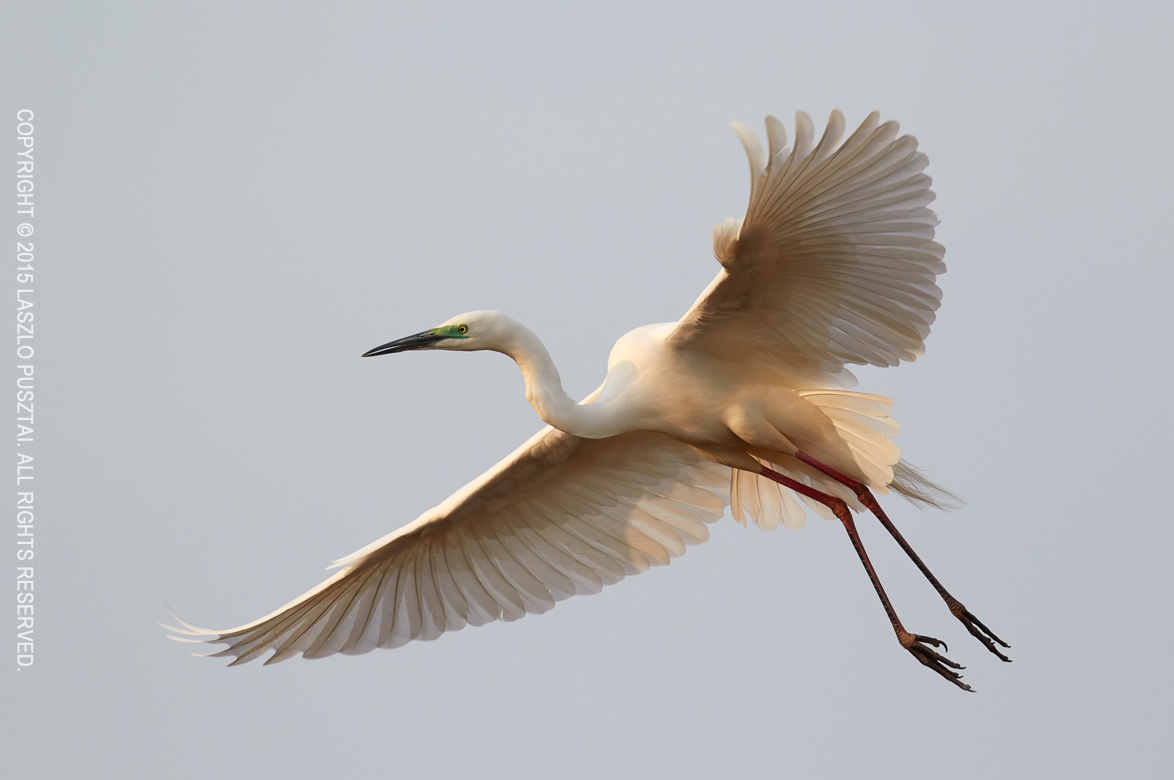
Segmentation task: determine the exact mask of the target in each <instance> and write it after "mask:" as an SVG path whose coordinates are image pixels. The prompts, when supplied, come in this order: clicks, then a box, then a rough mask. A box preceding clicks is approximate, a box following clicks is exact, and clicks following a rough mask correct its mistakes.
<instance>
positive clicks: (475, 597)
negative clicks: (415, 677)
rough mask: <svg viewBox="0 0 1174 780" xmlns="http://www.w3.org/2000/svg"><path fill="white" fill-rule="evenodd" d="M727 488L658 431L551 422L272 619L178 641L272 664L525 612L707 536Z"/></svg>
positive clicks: (722, 470)
mask: <svg viewBox="0 0 1174 780" xmlns="http://www.w3.org/2000/svg"><path fill="white" fill-rule="evenodd" d="M729 482H730V477H729V469H727V468H726V467H724V466H718V465H716V464H713V463H710V462H708V461H705V460H704V459H702V458H701V457H700V456H699V455H698V454H697V452H696V451H695V450H694V449H693V448H692V447H689V446H688V445H686V444H682V443H680V442H677V441H674V440H672V439H669V438H667V437H664V436H661V435H659V434H654V433H644V432H638V433H629V434H624V435H622V436H615V437H612V438H608V439H580V438H578V437H575V436H571V435H569V434H566V433H563V432H562V431H558V430H555V429H553V428H549V427H548V428H546V429H544V430H542V431H540V432H539V433H538V434H536V435H535V436H534V437H533V438H531V439H530V441H528V442H526V443H525V444H524V445H522V446H521V447H520V448H518V450H517V451H515V452H514V453H513V454H512V455H510V456H509V457H508V458H506V459H505V460H503V461H501V462H500V463H498V464H497V465H496V466H494V467H493V468H492V469H490V470H489V471H488V472H486V473H485V474H483V475H481V476H480V477H478V478H477V479H475V480H474V481H473V482H471V483H469V484H468V485H466V486H465V487H464V488H462V489H461V490H459V491H458V492H457V493H455V494H454V495H453V496H451V497H450V498H449V499H448V500H447V501H445V502H444V503H443V504H441V505H440V506H438V507H436V508H435V509H432V510H430V511H428V512H426V513H424V515H422V516H421V517H420V518H419V519H418V520H416V521H415V522H413V523H411V524H409V525H406V526H404V527H403V528H401V529H400V530H398V531H395V532H394V533H391V534H388V535H387V536H385V537H384V538H382V539H380V540H378V541H376V542H374V543H372V544H370V545H368V546H367V547H365V548H363V549H362V550H359V551H358V552H356V553H354V554H353V555H351V556H348V557H347V558H344V559H342V560H340V561H338V562H337V563H336V564H335V565H336V566H345V568H344V569H343V570H342V571H340V572H338V573H337V574H335V575H334V576H333V577H331V578H330V579H328V580H326V581H325V582H323V583H322V584H321V585H319V586H318V587H316V588H314V589H313V590H311V591H310V592H308V593H306V594H305V595H303V596H301V597H300V598H298V599H296V600H294V601H292V602H290V603H289V604H287V605H286V606H284V607H282V608H281V609H279V610H277V611H276V612H274V613H273V614H271V615H268V616H267V617H263V618H261V619H260V620H257V621H255V622H253V623H249V624H248V625H245V626H241V627H239V628H234V629H229V630H225V631H218V630H210V629H203V628H196V627H195V626H191V625H188V624H187V623H183V621H180V622H181V623H183V625H184V626H185V628H184V629H175V628H171V627H168V628H171V630H172V631H175V632H176V633H177V634H180V635H182V636H175V637H172V638H174V639H181V640H184V641H196V642H211V643H225V644H227V645H228V647H227V648H226V649H224V650H221V651H219V652H217V653H212V654H211V655H214V656H232V657H234V659H235V660H233V662H232V664H230V665H236V664H240V663H245V662H247V661H252V660H254V659H256V658H258V657H260V656H261V655H263V654H265V653H266V652H268V651H272V653H273V654H272V656H270V657H269V658H268V659H267V660H266V663H267V664H268V663H274V662H276V661H282V660H285V659H286V658H290V657H291V656H293V655H296V654H297V653H301V654H303V655H304V656H305V657H306V658H321V657H323V656H327V655H332V654H334V653H340V652H341V653H349V654H358V653H366V652H368V651H370V650H373V649H375V648H376V647H398V646H400V645H402V644H405V643H406V642H409V641H411V640H413V639H424V640H430V639H436V638H437V637H438V636H440V635H441V634H442V633H444V632H445V631H458V630H460V629H461V628H464V627H465V625H474V626H479V625H482V624H484V623H489V622H491V621H494V620H499V619H500V620H517V619H518V618H521V617H523V616H524V615H526V614H528V613H531V612H545V611H547V610H548V609H550V608H551V607H553V606H554V605H555V602H557V601H560V600H562V599H565V598H567V597H568V596H572V595H574V594H576V593H598V592H599V591H600V590H601V589H602V588H603V586H604V585H610V584H612V583H614V582H618V581H619V580H621V579H622V578H623V577H624V576H625V575H628V574H637V573H639V572H642V571H646V570H647V569H648V568H649V567H650V566H659V565H663V564H667V563H668V562H669V560H670V559H671V558H674V557H676V556H678V555H681V554H682V553H684V551H685V547H686V546H687V545H691V544H696V543H698V542H703V541H705V540H706V539H707V538H709V530H708V529H707V528H706V526H705V524H706V523H710V522H713V521H715V520H717V519H718V518H720V517H721V515H722V512H723V510H724V506H725V502H726V500H727V494H728V490H729ZM177 619H178V618H177Z"/></svg>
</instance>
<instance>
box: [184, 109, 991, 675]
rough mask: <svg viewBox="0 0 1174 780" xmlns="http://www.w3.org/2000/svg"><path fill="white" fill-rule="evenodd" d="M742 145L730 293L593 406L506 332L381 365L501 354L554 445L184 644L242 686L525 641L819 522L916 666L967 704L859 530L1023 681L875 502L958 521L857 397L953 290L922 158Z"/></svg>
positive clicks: (628, 359) (429, 333)
mask: <svg viewBox="0 0 1174 780" xmlns="http://www.w3.org/2000/svg"><path fill="white" fill-rule="evenodd" d="M733 125H734V129H735V130H736V131H737V133H738V135H739V137H740V138H741V141H742V144H743V146H744V147H745V150H746V154H747V156H748V157H749V160H750V172H751V189H750V203H749V207H748V208H747V210H746V215H745V217H744V218H743V219H741V220H735V219H732V218H731V219H727V220H726V221H725V222H724V223H723V224H721V225H717V226H715V227H714V231H713V252H714V255H715V256H716V258H717V260H718V262H719V263H720V264H721V269H720V270H719V271H718V274H717V278H715V279H714V281H713V283H712V284H710V285H709V287H708V288H707V289H706V290H705V291H704V292H703V293H702V294H701V297H699V298H698V299H697V301H696V302H695V303H694V304H693V306H692V308H690V309H689V310H688V311H687V312H686V313H685V315H684V317H682V318H681V320H680V321H679V322H673V323H663V324H659V325H648V326H645V327H642V328H637V329H636V330H634V331H632V332H630V333H628V334H626V335H625V336H623V337H622V338H620V340H619V341H618V342H616V344H615V347H614V348H613V349H612V352H611V356H610V358H609V360H608V367H607V376H606V378H605V379H604V381H603V384H602V385H601V386H600V387H599V389H597V390H596V391H595V392H594V393H592V394H591V395H589V396H588V397H587V398H585V399H584V400H583V401H581V402H579V403H576V402H575V401H574V400H573V399H571V398H570V397H569V396H568V395H567V393H566V392H565V391H564V390H563V387H562V384H561V382H560V380H559V373H558V370H557V369H556V368H555V365H554V362H553V361H552V360H551V357H550V354H549V353H548V352H547V350H546V348H545V347H544V346H543V344H542V342H541V341H540V340H539V339H538V337H537V336H536V335H534V333H533V332H531V331H530V330H529V329H527V328H526V327H524V326H523V325H521V324H519V323H518V322H515V321H514V320H512V319H510V318H509V317H507V316H505V315H504V314H500V313H498V312H493V311H474V312H468V313H466V314H460V315H458V316H456V317H453V318H451V319H449V320H447V321H446V322H444V323H442V324H440V325H439V326H437V327H434V328H430V329H429V330H425V331H423V332H420V333H416V334H415V335H411V336H407V337H406V338H401V339H398V340H396V341H392V342H389V343H387V344H384V345H382V346H379V347H376V348H375V349H372V350H370V351H368V352H367V353H365V355H364V357H371V356H375V355H389V354H393V353H397V352H406V351H409V350H452V351H463V352H471V351H476V350H492V351H495V352H501V353H503V354H505V355H508V356H509V357H510V358H512V359H513V360H514V361H515V362H516V363H517V364H518V366H519V368H521V370H522V374H523V376H524V377H525V381H526V398H527V400H528V401H529V402H530V404H531V405H532V406H533V407H534V410H535V411H536V412H537V413H538V416H539V417H540V418H541V419H542V421H543V422H545V423H546V424H547V427H546V428H544V429H543V430H541V431H540V432H539V433H537V434H536V435H535V436H533V437H532V438H531V439H530V440H529V441H527V442H526V443H525V444H523V445H522V446H521V447H519V448H518V449H517V450H515V451H514V452H513V454H511V455H509V456H508V457H506V458H505V459H504V460H502V461H501V462H500V463H498V464H497V465H496V466H494V467H493V468H491V469H489V471H487V472H486V473H484V474H483V475H481V476H480V477H478V478H477V479H475V480H473V481H472V482H470V483H469V484H468V485H466V486H465V487H463V488H461V489H460V490H458V491H457V492H456V493H454V494H453V495H452V496H451V497H449V498H448V499H447V500H446V501H444V502H443V503H442V504H440V505H439V506H437V507H435V508H434V509H431V510H429V511H427V512H425V513H424V514H423V515H422V516H420V517H419V518H418V519H416V520H415V521H413V522H411V523H409V524H407V525H405V526H403V527H402V528H400V529H399V530H397V531H394V532H393V533H390V534H388V535H387V536H385V537H383V538H382V539H379V540H377V541H375V542H373V543H372V544H370V545H368V546H366V547H364V548H363V549H361V550H359V551H358V552H356V553H354V554H352V555H350V556H347V557H346V558H343V559H341V560H339V561H337V562H336V563H335V567H341V570H340V571H338V572H337V573H335V574H334V575H333V576H332V577H330V578H329V579H327V580H326V581H325V582H323V583H322V584H321V585H319V586H318V587H316V588H314V589H312V590H310V591H309V592H308V593H306V594H304V595H303V596H301V597H299V598H297V599H295V600H294V601H292V602H290V603H289V604H287V605H286V606H284V607H282V608H281V609H279V610H277V611H276V612H273V613H272V614H270V615H268V616H266V617H263V618H261V619H259V620H256V621H254V622H252V623H249V624H247V625H243V626H240V627H239V628H233V629H227V630H212V629H203V628H197V627H195V626H192V625H190V624H188V623H186V622H184V621H182V620H180V621H179V622H180V623H182V624H183V626H184V628H181V629H171V630H172V631H174V632H176V633H177V634H178V636H174V637H173V638H176V639H180V640H183V641H192V642H209V643H222V644H226V645H227V647H226V648H225V649H222V650H220V651H218V652H215V653H210V655H214V656H228V657H231V658H232V659H233V660H232V662H231V664H230V665H236V664H240V663H244V662H247V661H251V660H254V659H256V658H258V657H260V656H262V655H264V654H266V653H271V655H270V656H269V658H268V659H267V660H266V663H274V662H276V661H281V660H284V659H287V658H289V657H291V656H293V655H296V654H298V653H301V654H302V655H303V656H304V657H306V658H321V657H323V656H328V655H331V654H334V653H348V654H357V653H365V652H368V651H370V650H372V649H374V648H376V647H398V646H400V645H403V644H405V643H406V642H409V641H411V640H413V639H423V640H431V639H436V638H437V637H439V636H440V635H441V634H442V633H444V632H445V631H456V630H459V629H461V628H463V627H464V626H465V625H474V626H479V625H483V624H485V623H489V622H491V621H494V620H507V621H508V620H516V619H518V618H521V617H523V616H524V615H526V614H529V613H533V612H545V611H547V610H548V609H550V608H552V607H553V606H554V605H555V603H556V602H558V601H560V600H562V599H565V598H567V597H568V596H572V595H574V594H582V593H597V592H599V590H600V589H601V588H602V587H603V586H604V585H610V584H612V583H614V582H617V581H618V580H620V579H622V578H623V577H624V576H626V575H630V574H636V573H639V572H642V571H645V570H647V569H648V568H649V567H651V566H657V565H663V564H667V563H668V562H669V561H670V559H672V558H674V557H676V556H679V555H681V554H682V553H683V552H684V551H685V547H686V546H688V545H692V544H696V543H698V542H702V541H704V540H705V539H707V538H708V529H707V527H706V524H707V523H711V522H714V521H715V520H717V519H718V518H720V517H721V516H722V515H723V513H724V511H725V506H726V505H727V503H728V504H729V505H730V507H731V511H732V514H733V515H734V517H735V519H737V520H738V521H740V522H741V523H742V524H745V523H746V522H747V517H749V518H750V519H751V520H752V521H753V522H754V523H755V524H757V525H758V526H761V527H763V528H766V529H770V528H774V527H777V526H778V525H780V524H781V525H783V526H785V527H788V528H798V527H800V526H802V525H803V523H804V519H805V507H806V509H809V510H811V511H812V512H813V513H815V514H816V515H818V516H822V517H825V518H828V519H832V520H838V521H839V522H840V523H841V524H842V525H843V527H844V529H845V530H846V531H847V533H848V536H849V539H850V540H851V543H852V545H853V547H854V548H855V551H856V553H857V555H858V556H859V558H860V561H861V563H862V564H863V565H864V569H865V571H866V572H867V574H868V577H869V579H870V580H871V582H872V585H873V588H874V589H875V590H876V594H877V596H879V597H880V601H881V603H882V605H883V606H884V609H885V612H886V614H887V615H888V618H889V621H890V622H891V623H892V626H893V630H894V631H895V632H896V635H897V639H898V641H899V642H900V644H901V646H902V647H903V648H905V649H906V650H908V651H909V652H910V653H911V654H912V655H913V656H914V657H915V658H916V659H917V660H918V661H920V662H921V663H922V664H923V665H925V666H926V667H928V668H930V669H932V670H933V671H935V672H936V673H937V674H939V675H941V676H942V677H943V678H945V679H946V680H948V681H950V682H952V683H954V684H955V685H957V686H958V687H960V688H963V689H965V690H970V687H969V686H968V685H966V684H965V683H963V682H962V681H961V679H960V678H961V674H960V672H959V670H960V669H962V668H963V667H962V666H960V665H959V664H957V663H956V662H954V661H953V660H951V659H949V658H947V657H946V656H945V655H944V653H946V652H948V648H946V647H945V644H944V643H943V642H941V641H940V640H938V639H935V638H934V637H931V636H924V635H920V634H914V633H911V632H909V631H907V630H906V629H905V627H904V626H903V624H902V623H901V621H900V619H899V618H898V617H897V612H896V610H895V609H894V608H893V606H892V603H891V602H890V601H889V598H888V596H887V595H886V594H885V590H884V588H883V587H882V586H881V582H880V579H879V578H878V577H877V574H876V572H875V570H874V568H873V566H872V563H871V562H870V560H869V557H868V554H867V552H866V551H865V549H864V545H863V544H862V543H861V540H860V537H859V535H858V533H857V530H856V526H855V521H854V517H853V515H854V514H855V513H861V512H864V511H868V512H870V513H871V514H873V515H875V516H876V518H877V519H878V520H879V522H880V523H881V524H882V525H883V526H884V528H885V529H886V530H887V531H888V532H889V534H891V535H892V536H893V538H894V539H895V540H896V541H897V543H898V544H899V545H900V547H901V548H902V549H903V550H904V551H905V553H906V554H907V555H908V556H909V558H910V559H912V561H913V562H914V564H916V566H917V567H918V568H919V569H920V570H921V572H922V574H923V575H924V576H925V577H926V578H927V579H928V580H929V582H930V584H932V585H933V587H934V588H935V589H936V590H937V592H938V593H939V594H940V596H941V597H942V599H944V600H945V602H946V604H947V606H948V607H949V609H950V612H951V613H952V614H953V615H954V616H955V617H956V618H957V619H959V620H960V621H961V622H962V623H963V625H965V627H966V628H967V630H968V631H969V632H970V633H971V634H973V635H974V636H975V637H976V638H978V639H979V640H980V641H981V642H982V643H983V644H984V645H985V646H986V647H987V648H988V649H989V650H990V651H991V652H992V653H994V654H995V655H997V656H998V657H999V658H1000V659H1002V660H1004V661H1007V660H1009V659H1008V658H1007V657H1006V656H1005V655H1004V654H1003V653H1002V652H1001V651H1000V650H999V648H998V646H1002V647H1008V645H1007V644H1006V643H1005V642H1003V641H1002V640H1001V639H999V638H998V637H997V636H996V635H995V634H994V633H993V632H992V631H990V629H988V628H987V627H986V626H985V625H983V623H982V622H981V621H979V620H978V619H977V618H976V617H974V615H972V614H971V613H970V612H969V611H968V610H967V609H966V608H965V607H964V606H963V605H962V604H961V603H960V602H959V601H958V600H957V599H955V598H954V597H953V596H951V595H950V593H949V592H948V591H947V590H946V589H945V588H944V587H943V586H942V584H941V583H940V582H939V581H938V580H937V579H936V578H935V577H934V575H933V574H932V573H931V572H930V570H929V569H928V568H927V567H926V565H925V564H924V563H922V561H921V559H920V558H919V557H918V556H917V554H916V553H915V552H914V551H913V548H912V547H910V545H909V544H908V542H906V541H905V539H904V538H903V537H902V536H901V534H900V533H899V532H898V531H897V529H896V527H895V526H894V525H893V523H892V522H891V521H890V520H889V518H888V517H887V515H886V514H885V512H884V511H883V510H882V509H881V507H880V505H879V503H878V502H877V500H876V498H875V494H882V495H883V494H886V493H888V492H889V490H890V489H892V490H895V491H896V492H898V493H900V494H902V495H904V496H905V497H906V498H909V499H911V500H913V501H915V502H919V503H922V504H929V505H941V504H942V503H944V502H945V501H946V500H947V499H948V498H949V494H948V493H946V492H945V491H943V490H942V489H940V488H938V487H937V486H936V485H934V484H933V483H932V482H930V481H929V480H928V479H926V478H925V477H924V476H922V475H921V474H920V473H919V472H918V471H916V470H915V469H914V468H913V467H911V466H909V465H908V464H907V463H906V462H905V461H903V460H901V459H900V453H899V450H898V448H897V446H896V445H895V444H894V443H893V442H892V437H893V436H894V435H895V434H896V433H897V431H898V426H897V424H896V423H895V422H894V421H893V420H892V418H891V416H890V414H889V409H890V407H891V401H890V400H889V399H887V398H884V397H881V396H877V395H870V394H866V393H861V392H855V391H851V390H848V389H845V388H846V387H848V386H850V384H849V383H850V382H851V381H852V380H853V378H852V376H851V374H850V373H849V372H848V371H847V369H846V366H848V365H852V364H869V365H875V366H894V365H897V364H898V363H899V362H901V361H903V360H904V361H912V360H914V359H916V357H917V356H918V355H920V354H922V353H923V351H924V341H925V338H926V336H927V335H928V334H929V330H930V325H931V324H932V322H933V320H934V318H935V316H936V312H937V309H938V306H939V303H940V301H941V290H940V289H939V288H938V286H937V285H936V283H935V280H936V277H937V275H938V274H940V273H944V272H945V265H944V264H943V262H942V258H943V256H944V253H945V250H944V249H943V247H942V246H941V245H940V244H938V243H935V241H934V240H933V239H934V227H935V225H936V224H937V218H936V217H935V216H934V214H933V212H932V211H930V209H929V208H928V205H929V203H930V202H931V201H932V200H933V199H934V193H933V192H932V191H931V190H930V184H931V180H930V178H929V176H927V175H926V174H925V173H924V170H925V168H926V165H927V158H926V156H925V155H924V154H923V153H921V152H919V151H918V149H917V141H916V139H914V138H913V137H912V136H908V135H904V136H899V135H898V133H899V130H898V126H897V124H896V123H895V122H885V123H881V121H880V119H879V115H878V114H876V113H873V114H871V115H870V116H869V117H868V118H867V119H865V121H864V123H863V124H861V126H860V127H859V129H857V130H856V131H855V132H854V133H853V134H852V135H851V136H850V137H849V138H848V139H847V140H846V141H844V142H843V143H841V139H842V137H843V134H844V127H845V125H844V118H843V116H842V115H841V114H840V112H838V111H835V112H833V113H832V114H831V118H830V119H829V121H828V125H827V129H826V130H825V132H824V133H823V135H822V137H821V138H820V139H819V141H818V142H817V141H816V140H815V134H814V131H813V125H812V122H811V120H810V118H809V117H808V116H807V115H806V114H804V113H798V114H797V115H796V119H795V143H794V146H789V145H788V143H787V138H786V131H785V130H784V128H783V125H782V123H781V122H779V121H778V120H777V119H775V118H774V117H767V119H766V130H767V138H768V140H769V149H768V151H767V152H765V153H764V152H763V149H762V147H761V146H760V144H759V142H758V140H757V139H756V138H755V136H754V134H753V133H752V132H751V131H750V130H748V129H747V128H746V127H745V126H743V125H741V124H739V123H736V122H735V123H733ZM937 648H941V649H942V653H939V652H938V651H937Z"/></svg>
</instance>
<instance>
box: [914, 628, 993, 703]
mask: <svg viewBox="0 0 1174 780" xmlns="http://www.w3.org/2000/svg"><path fill="white" fill-rule="evenodd" d="M897 638H898V639H899V640H900V641H901V646H902V647H904V648H905V649H906V650H908V651H909V652H910V653H912V654H913V657H914V658H916V659H917V660H918V661H920V662H921V664H922V666H926V667H929V668H930V669H932V670H934V671H935V672H937V673H938V674H940V675H941V676H942V677H944V678H945V679H947V680H949V681H950V682H952V683H954V685H957V686H958V687H959V688H961V689H962V690H964V691H972V692H973V690H974V689H973V688H971V687H970V686H969V685H967V684H966V683H964V682H962V675H961V674H959V673H958V671H957V670H958V669H965V668H966V667H965V666H963V665H962V664H959V663H957V662H955V661H951V660H950V659H949V658H946V657H945V656H944V655H942V654H941V653H938V652H937V651H935V650H933V649H932V648H931V647H930V646H931V645H932V646H933V647H940V648H942V650H943V651H945V652H947V653H948V652H950V648H949V647H947V646H946V643H945V642H943V641H942V640H940V639H935V638H934V637H932V636H921V635H920V634H910V633H908V632H901V633H899V634H898V635H897Z"/></svg>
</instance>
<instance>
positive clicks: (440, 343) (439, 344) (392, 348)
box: [363, 311, 521, 357]
mask: <svg viewBox="0 0 1174 780" xmlns="http://www.w3.org/2000/svg"><path fill="white" fill-rule="evenodd" d="M520 327H521V326H520V325H518V323H517V322H515V321H514V320H512V319H510V318H509V317H507V316H505V315H504V314H502V313H501V312H498V311H471V312H466V313H465V314H458V315H457V316H455V317H452V318H451V319H449V320H447V321H446V322H443V323H441V324H440V325H437V326H436V327H435V328H429V329H428V330H425V331H421V332H420V333H415V334H413V335H411V336H405V337H404V338H402V339H396V340H395V341H389V342H388V343H386V344H384V345H382V346H379V347H376V348H375V349H372V350H368V351H367V352H364V353H363V357H374V356H375V355H390V354H392V353H393V352H407V351H409V350H418V349H447V350H453V351H461V352H474V351H476V350H480V349H491V350H494V351H497V352H503V351H505V348H506V347H507V345H508V344H509V342H510V340H511V338H512V336H513V335H514V334H515V333H516V332H517V329H518V328H520Z"/></svg>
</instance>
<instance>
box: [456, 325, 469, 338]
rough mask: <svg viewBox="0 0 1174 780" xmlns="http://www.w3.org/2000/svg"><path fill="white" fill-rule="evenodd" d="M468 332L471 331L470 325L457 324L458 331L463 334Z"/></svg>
mask: <svg viewBox="0 0 1174 780" xmlns="http://www.w3.org/2000/svg"><path fill="white" fill-rule="evenodd" d="M468 332H469V326H468V325H457V333H460V334H461V335H462V336H463V335H465V334H466V333H468Z"/></svg>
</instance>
